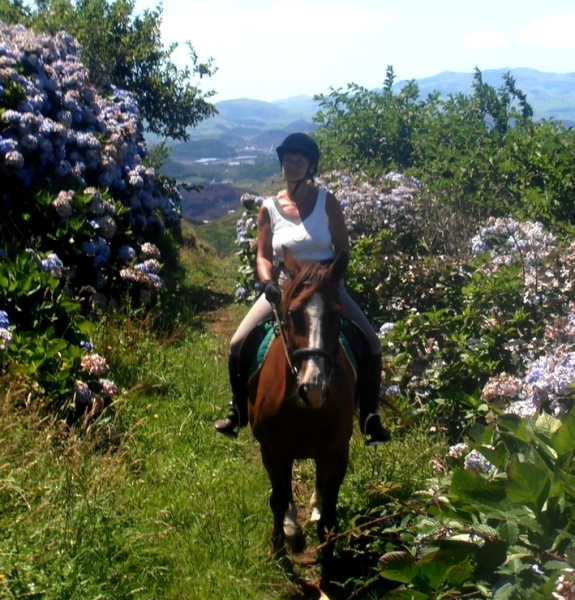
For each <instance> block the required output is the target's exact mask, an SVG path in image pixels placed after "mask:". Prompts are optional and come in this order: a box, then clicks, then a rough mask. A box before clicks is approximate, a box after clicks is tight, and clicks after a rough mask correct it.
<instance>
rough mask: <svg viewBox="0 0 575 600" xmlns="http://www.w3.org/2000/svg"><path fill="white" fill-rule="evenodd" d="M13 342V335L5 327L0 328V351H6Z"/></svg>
mask: <svg viewBox="0 0 575 600" xmlns="http://www.w3.org/2000/svg"><path fill="white" fill-rule="evenodd" d="M11 341H12V334H11V333H10V332H9V331H8V329H5V328H3V327H0V350H6V348H8V345H9V344H10V342H11Z"/></svg>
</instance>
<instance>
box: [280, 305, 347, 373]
mask: <svg viewBox="0 0 575 600" xmlns="http://www.w3.org/2000/svg"><path fill="white" fill-rule="evenodd" d="M271 306H272V311H273V315H274V319H275V322H276V327H277V330H278V332H279V335H280V337H281V339H282V344H283V347H284V352H285V355H286V360H287V362H288V366H289V368H290V371H291V372H292V374H293V375H294V376H295V377H296V379H297V376H298V373H299V370H298V368H297V367H296V363H298V362H299V361H302V360H305V359H306V358H309V357H310V356H317V357H320V358H323V359H324V360H325V362H326V365H327V370H328V381H329V379H330V378H331V374H332V372H333V367H334V364H335V361H336V359H337V352H338V351H339V344H338V345H337V346H336V352H335V355H332V354H330V353H329V352H327V351H326V350H324V349H323V348H314V347H306V348H296V349H295V350H292V348H291V345H290V342H289V339H288V336H287V333H286V328H287V326H288V324H289V320H290V316H289V312H288V313H287V315H286V316H285V318H284V319H281V318H280V315H279V312H278V309H277V306H276V305H275V304H273V303H272V305H271Z"/></svg>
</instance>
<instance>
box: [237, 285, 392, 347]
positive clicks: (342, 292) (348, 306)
mask: <svg viewBox="0 0 575 600" xmlns="http://www.w3.org/2000/svg"><path fill="white" fill-rule="evenodd" d="M284 283H285V276H282V274H280V277H279V281H278V284H279V286H280V287H283V285H282V284H284ZM339 297H340V300H341V302H342V304H343V307H344V308H343V316H344V317H345V318H346V319H348V320H349V321H353V322H354V323H355V324H356V325H357V326H358V327H359V328H360V329H361V330H362V331H363V333H364V334H365V337H366V338H367V341H368V343H369V347H370V349H371V352H372V353H373V354H380V353H381V342H380V341H379V338H378V337H377V334H376V333H375V331H374V329H373V327H372V326H371V324H370V322H369V321H368V320H367V317H366V316H365V315H364V314H363V311H362V310H361V309H360V308H359V306H358V305H357V304H356V303H355V302H354V301H353V299H352V298H351V296H350V295H349V294H348V293H347V291H346V289H345V287H344V285H343V282H342V283H341V284H340V286H339ZM272 315H273V311H272V307H271V305H270V303H269V302H268V301H267V300H266V297H265V294H262V295H261V296H260V297H259V298H258V299H257V300H256V301H255V303H254V304H253V306H252V307H251V308H250V310H249V311H248V313H247V315H246V316H245V317H244V318H243V320H242V322H241V323H240V326H239V327H238V328H237V330H236V332H235V333H234V335H233V337H232V339H231V341H230V354H231V356H235V357H238V356H239V354H240V348H241V346H242V343H243V341H244V339H245V338H246V336H247V335H248V333H249V332H250V331H251V330H252V329H254V328H255V327H256V326H257V325H258V323H261V322H262V321H266V320H268V319H271V317H272Z"/></svg>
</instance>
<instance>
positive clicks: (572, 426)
mask: <svg viewBox="0 0 575 600" xmlns="http://www.w3.org/2000/svg"><path fill="white" fill-rule="evenodd" d="M551 445H552V446H553V448H555V450H557V454H559V455H561V454H566V453H567V452H572V451H573V450H575V411H573V410H572V411H571V412H570V413H569V414H568V415H567V418H566V419H565V421H564V422H563V425H561V427H560V428H559V429H558V430H557V431H556V432H555V434H554V435H553V437H552V438H551Z"/></svg>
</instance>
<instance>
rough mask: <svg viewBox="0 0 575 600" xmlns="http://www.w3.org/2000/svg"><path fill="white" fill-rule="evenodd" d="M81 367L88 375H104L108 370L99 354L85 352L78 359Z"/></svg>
mask: <svg viewBox="0 0 575 600" xmlns="http://www.w3.org/2000/svg"><path fill="white" fill-rule="evenodd" d="M80 365H81V366H82V368H83V369H84V370H86V371H88V373H90V375H104V374H105V373H107V372H108V365H107V363H106V360H105V359H104V358H103V357H102V356H100V355H99V354H87V355H86V356H83V357H82V358H81V360H80Z"/></svg>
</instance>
